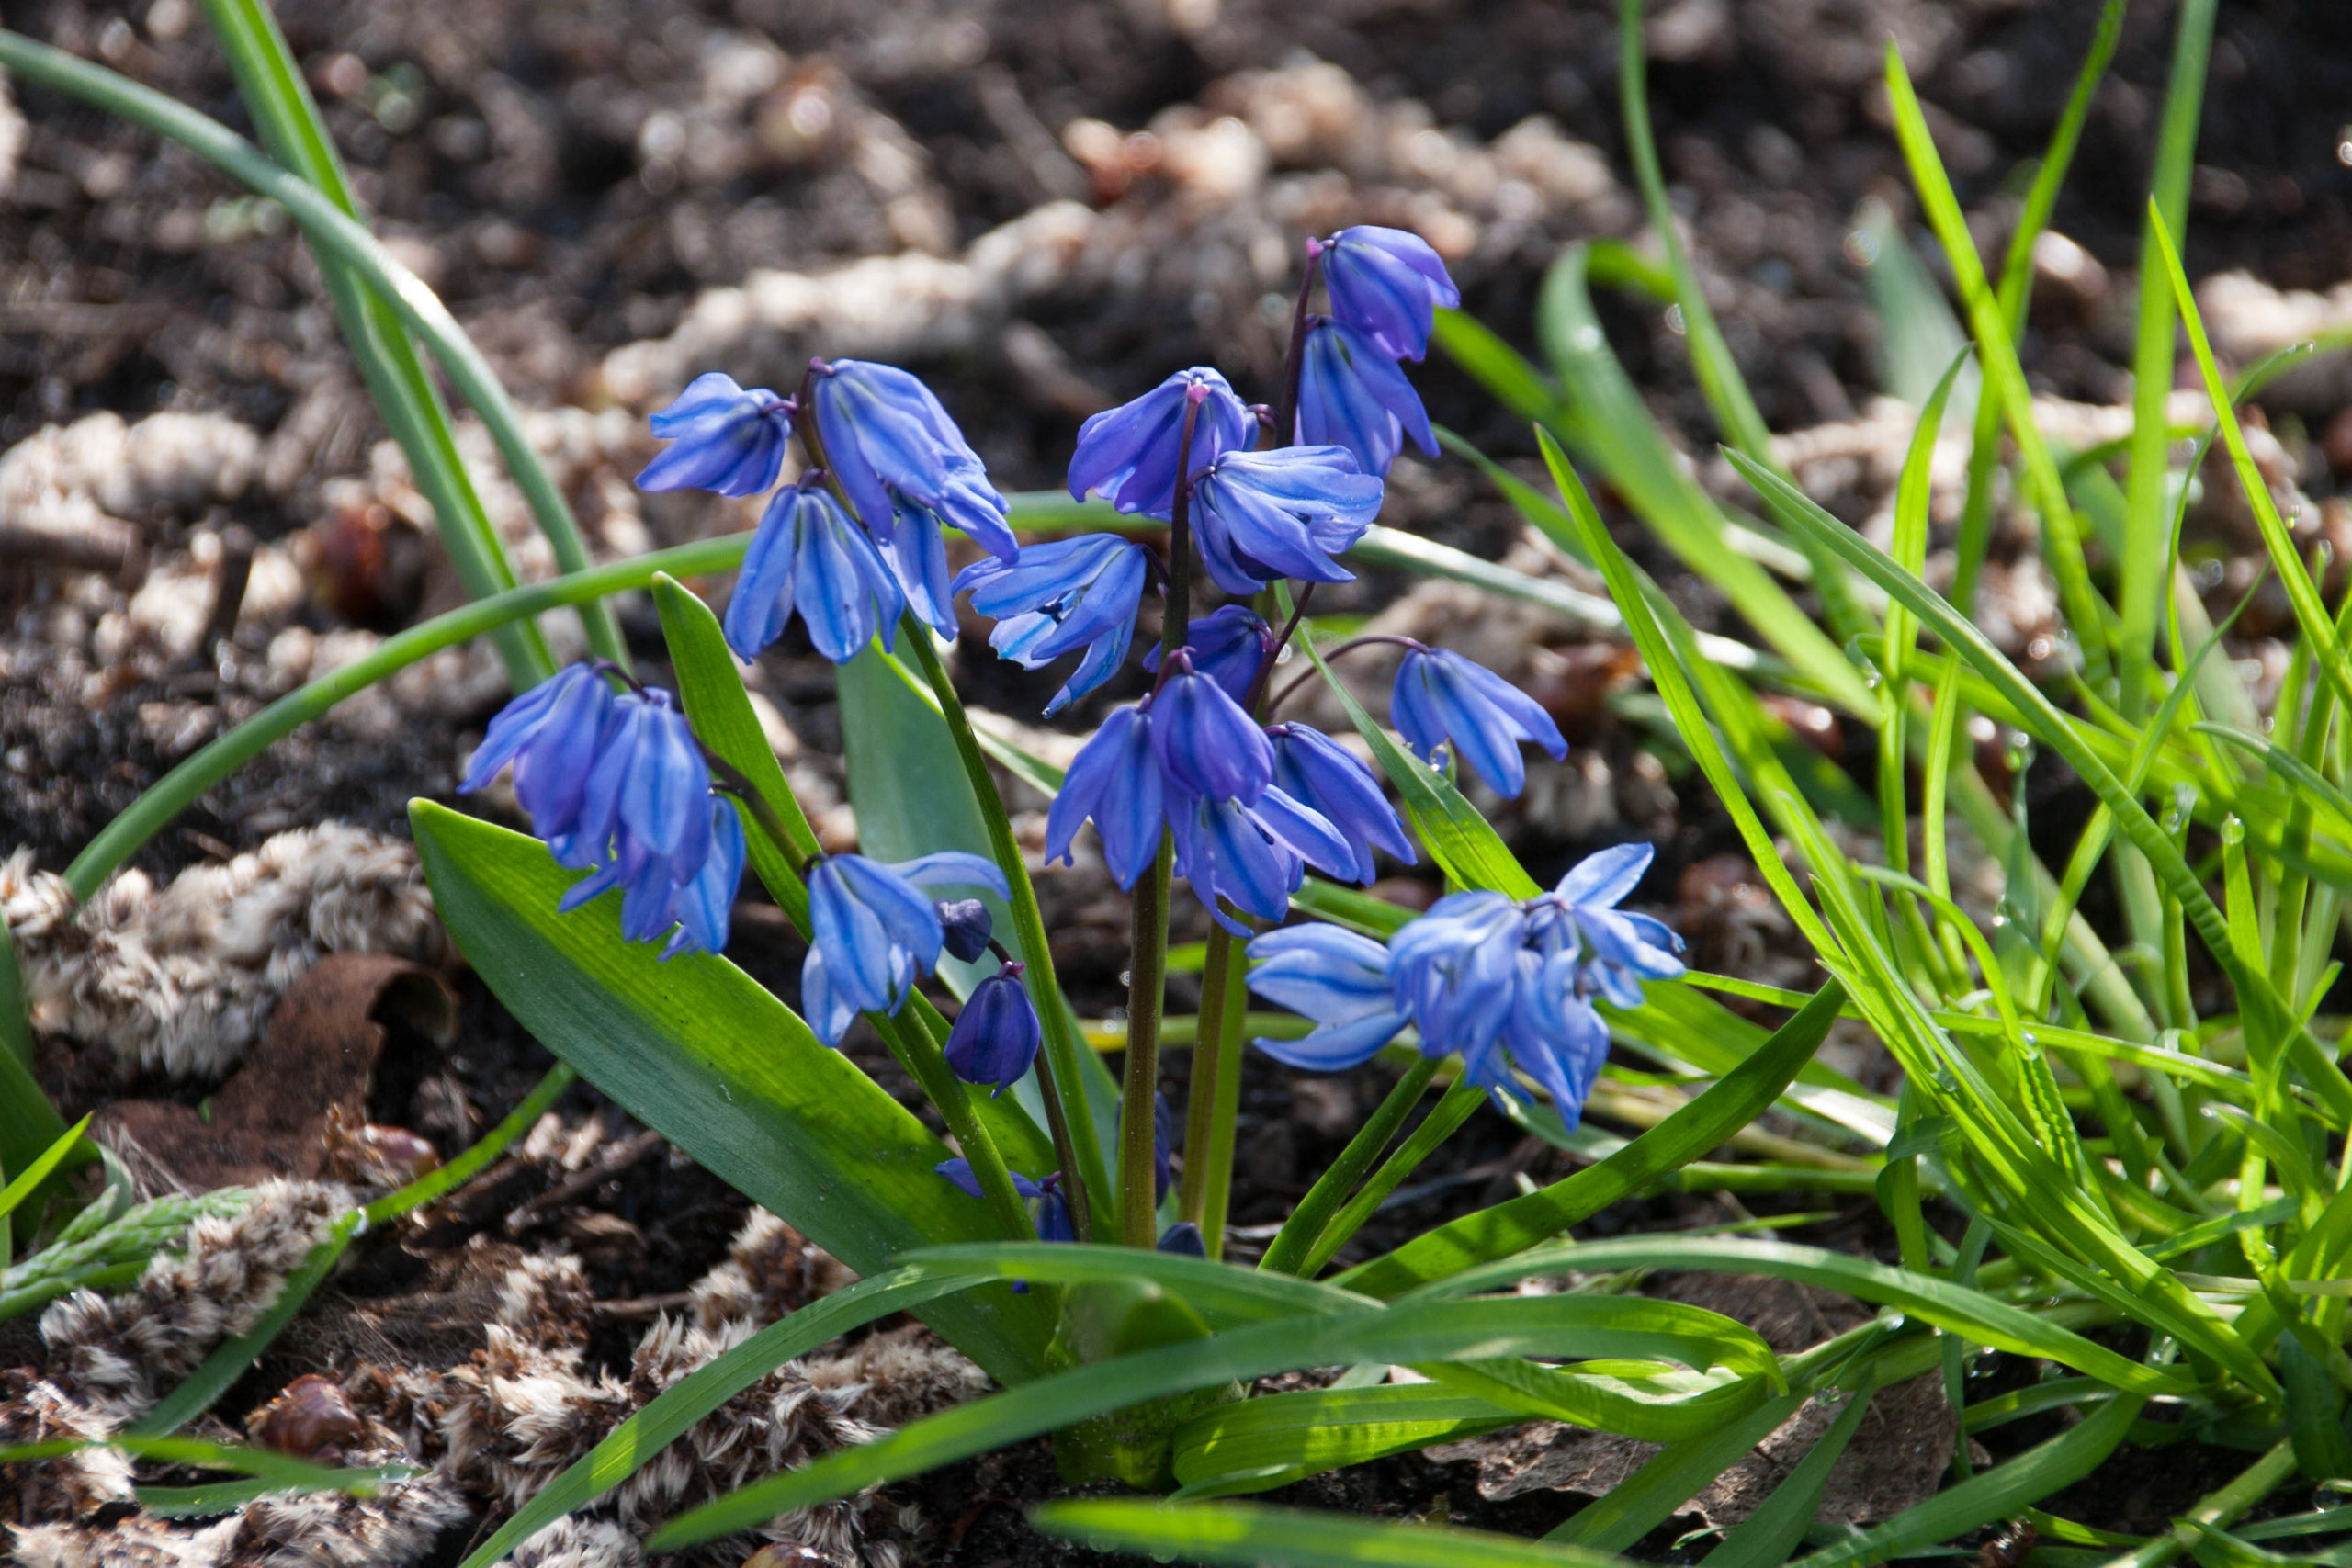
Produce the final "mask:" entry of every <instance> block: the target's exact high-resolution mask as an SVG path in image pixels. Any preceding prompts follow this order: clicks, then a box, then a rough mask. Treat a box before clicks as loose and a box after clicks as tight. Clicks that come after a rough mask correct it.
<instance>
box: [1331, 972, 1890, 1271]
mask: <svg viewBox="0 0 2352 1568" xmlns="http://www.w3.org/2000/svg"><path fill="white" fill-rule="evenodd" d="M1844 1002H1845V993H1844V991H1842V990H1840V989H1839V988H1838V986H1837V985H1836V984H1835V983H1834V982H1833V983H1831V984H1829V985H1826V986H1824V987H1822V988H1821V989H1820V991H1819V992H1817V993H1816V994H1815V996H1814V998H1813V999H1812V1000H1811V1001H1809V1002H1807V1003H1806V1004H1805V1005H1804V1010H1802V1011H1800V1012H1799V1013H1798V1014H1797V1015H1796V1016H1795V1017H1794V1018H1792V1019H1791V1020H1789V1021H1788V1022H1786V1023H1784V1024H1782V1025H1781V1027H1780V1028H1779V1029H1778V1030H1776V1031H1774V1032H1773V1033H1772V1035H1771V1037H1770V1039H1768V1040H1766V1041H1765V1042H1764V1043H1763V1044H1761V1045H1759V1046H1758V1047H1757V1049H1756V1050H1755V1052H1754V1053H1753V1054H1752V1055H1749V1057H1748V1058H1747V1061H1745V1062H1743V1063H1741V1064H1740V1065H1739V1066H1737V1067H1736V1068H1734V1069H1733V1070H1732V1071H1731V1072H1730V1073H1728V1074H1726V1075H1725V1076H1724V1077H1723V1079H1722V1080H1721V1081H1720V1082H1718V1083H1716V1084H1714V1085H1713V1086H1712V1087H1710V1088H1709V1089H1707V1090H1706V1091H1705V1092H1703V1093H1702V1094H1701V1095H1699V1096H1698V1098H1696V1099H1695V1100H1691V1103H1690V1104H1688V1105H1686V1106H1684V1107H1683V1108H1682V1109H1681V1110H1679V1111H1676V1112H1675V1113H1674V1114H1673V1115H1671V1116H1669V1117H1668V1118H1667V1119H1666V1120H1665V1121H1663V1122H1659V1123H1658V1124H1657V1126H1655V1127H1653V1128H1651V1129H1650V1130H1649V1131H1648V1132H1646V1133H1644V1134H1642V1135H1641V1136H1640V1137H1638V1138H1635V1139H1634V1141H1633V1142H1632V1143H1630V1144H1627V1145H1625V1146H1624V1147H1623V1148H1622V1149H1620V1150H1618V1151H1617V1152H1616V1153H1615V1154H1613V1155H1611V1156H1609V1157H1608V1158H1607V1159H1605V1160H1602V1161H1601V1162H1600V1164H1598V1165H1594V1166H1589V1167H1587V1168H1585V1169H1583V1170H1579V1171H1577V1173H1576V1174H1575V1175H1573V1176H1569V1177H1566V1178H1565V1179H1561V1180H1559V1181H1555V1182H1554V1183H1553V1184H1552V1185H1551V1186H1549V1187H1546V1188H1544V1189H1542V1190H1539V1191H1535V1192H1530V1193H1528V1194H1526V1195H1525V1196H1523V1197H1519V1198H1513V1199H1511V1200H1510V1201H1508V1202H1503V1203H1498V1204H1496V1205H1495V1206H1494V1207H1492V1208H1490V1209H1482V1210H1480V1211H1479V1212H1478V1213H1475V1214H1465V1215H1464V1216H1463V1217H1462V1218H1461V1219H1458V1220H1455V1221H1453V1222H1452V1223H1451V1224H1444V1225H1441V1226H1439V1227H1438V1228H1437V1229H1435V1230H1432V1231H1429V1232H1427V1233H1425V1234H1423V1235H1419V1236H1417V1237H1416V1238H1414V1239H1413V1240H1411V1241H1408V1242H1407V1243H1406V1244H1405V1245H1404V1246H1403V1247H1398V1248H1397V1250H1396V1251H1394V1252H1392V1253H1390V1254H1388V1255H1387V1256H1386V1257H1385V1258H1374V1260H1373V1261H1372V1262H1370V1263H1366V1264H1364V1265H1363V1267H1361V1268H1358V1269H1350V1270H1349V1271H1348V1272H1346V1273H1344V1274H1342V1275H1340V1277H1339V1280H1337V1281H1336V1283H1338V1284H1340V1286H1342V1287H1343V1288H1345V1289H1348V1290H1351V1291H1359V1292H1363V1294H1365V1295H1369V1296H1377V1297H1381V1298H1384V1299H1385V1298H1389V1297H1395V1296H1399V1295H1402V1294H1403V1293H1405V1292H1408V1291H1410V1290H1413V1289H1415V1288H1416V1287H1419V1286H1421V1285H1424V1284H1427V1283H1428V1282H1430V1281H1431V1280H1444V1279H1447V1278H1448V1277H1450V1276H1454V1275H1458V1274H1460V1273H1461V1272H1462V1270H1464V1269H1470V1268H1473V1267H1475V1266H1476V1265H1478V1264H1482V1263H1485V1262H1487V1261H1488V1260H1489V1259H1492V1258H1505V1257H1509V1256H1510V1255H1511V1254H1513V1253H1516V1252H1521V1251H1524V1250H1525V1249H1526V1248H1528V1247H1535V1246H1538V1245H1540V1244H1542V1243H1544V1242H1545V1241H1548V1240H1550V1239H1551V1238H1552V1237H1554V1236H1555V1235H1559V1234H1560V1233H1561V1232H1563V1231H1565V1230H1566V1229H1567V1228H1568V1227H1569V1226H1570V1225H1572V1224H1576V1223H1577V1221H1578V1220H1581V1219H1583V1218H1585V1217H1586V1216H1587V1215H1589V1214H1594V1213H1599V1212H1600V1210H1602V1209H1604V1208H1606V1207H1608V1206H1609V1205H1610V1204H1611V1203H1613V1202H1615V1201H1618V1200H1619V1199H1620V1198H1623V1197H1626V1196H1628V1195H1629V1194H1631V1193H1634V1192H1637V1191H1639V1190H1641V1189H1642V1188H1643V1187H1645V1186H1646V1185H1647V1184H1649V1183H1650V1182H1652V1181H1654V1180H1656V1179H1657V1178H1659V1177H1660V1176H1663V1175H1665V1174H1666V1173H1667V1172H1668V1171H1670V1170H1673V1169H1675V1168H1678V1167H1679V1166H1683V1165H1687V1164H1689V1163H1690V1162H1691V1161H1692V1160H1694V1159H1697V1158H1698V1157H1699V1156H1701V1155H1703V1154H1705V1153H1706V1152H1707V1151H1708V1150H1710V1149H1712V1148H1713V1147H1714V1146H1715V1145H1718V1144H1720V1143H1722V1142H1723V1141H1724V1139H1725V1138H1727V1137H1729V1136H1730V1135H1731V1134H1733V1133H1735V1132H1736V1131H1737V1130H1738V1129H1740V1128H1742V1127H1744V1126H1746V1125H1747V1123H1748V1122H1751V1121H1753V1120H1755V1119H1756V1118H1757V1117H1758V1116H1759V1115H1761V1114H1762V1113H1763V1112H1764V1111H1765V1109H1766V1108H1767V1107H1768V1106H1770V1104H1771V1103H1772V1102H1773V1101H1774V1100H1777V1099H1779V1098H1780V1096H1781V1091H1782V1090H1783V1089H1787V1088H1788V1086H1789V1081H1790V1079H1792V1077H1795V1076H1796V1072H1797V1069H1798V1068H1799V1067H1800V1066H1803V1065H1804V1063H1805V1062H1806V1061H1807V1060H1809V1059H1810V1058H1811V1057H1812V1055H1813V1053H1814V1050H1815V1047H1817V1046H1818V1045H1819V1044H1820V1043H1821V1042H1822V1040H1823V1039H1824V1038H1825V1037H1826V1035H1827V1034H1828V1032H1829V1026H1830V1025H1831V1024H1832V1023H1834V1022H1835V1021H1837V1018H1838V1009H1839V1008H1840V1007H1841V1006H1842V1005H1843V1004H1844Z"/></svg>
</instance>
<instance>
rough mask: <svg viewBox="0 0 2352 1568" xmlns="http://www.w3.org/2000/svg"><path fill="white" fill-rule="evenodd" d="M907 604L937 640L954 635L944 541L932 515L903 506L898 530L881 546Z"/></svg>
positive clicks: (936, 521)
mask: <svg viewBox="0 0 2352 1568" xmlns="http://www.w3.org/2000/svg"><path fill="white" fill-rule="evenodd" d="M882 558H883V559H884V560H885V561H887V562H888V564H889V568H890V575H891V576H892V577H893V578H895V579H897V581H898V584H899V591H900V592H903V593H904V594H905V595H906V598H907V604H909V605H910V607H911V608H912V609H913V610H914V613H915V615H917V616H918V617H920V618H921V619H922V623H923V624H924V625H925V626H929V627H931V629H932V630H933V631H935V632H937V633H938V634H939V635H940V636H941V637H954V636H955V635H956V604H955V595H954V592H953V591H952V590H951V589H950V587H949V584H948V579H947V541H946V540H945V539H944V537H942V536H941V535H940V531H939V518H938V515H937V514H936V513H932V512H927V511H925V510H923V509H922V508H921V507H910V506H907V505H905V504H903V503H901V504H900V506H899V519H898V527H897V528H896V529H895V530H894V531H893V532H892V533H891V535H890V538H889V542H888V543H887V544H885V545H884V546H883V547H882Z"/></svg>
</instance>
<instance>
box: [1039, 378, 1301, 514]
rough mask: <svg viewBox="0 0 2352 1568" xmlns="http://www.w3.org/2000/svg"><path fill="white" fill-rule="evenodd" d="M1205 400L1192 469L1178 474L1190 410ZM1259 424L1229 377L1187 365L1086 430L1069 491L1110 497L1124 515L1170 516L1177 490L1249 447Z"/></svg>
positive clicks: (1080, 434) (1104, 414)
mask: <svg viewBox="0 0 2352 1568" xmlns="http://www.w3.org/2000/svg"><path fill="white" fill-rule="evenodd" d="M1195 400H1197V401H1198V403H1199V406H1200V412H1198V413H1197V414H1196V415H1194V417H1193V443H1192V448H1191V451H1190V453H1189V460H1188V462H1187V464H1186V468H1185V471H1184V472H1183V473H1182V474H1180V473H1178V472H1177V471H1176V469H1177V462H1178V457H1179V451H1178V449H1179V447H1180V446H1182V436H1183V426H1184V410H1185V406H1186V404H1187V403H1188V402H1192V401H1195ZM1256 433H1257V421H1256V420H1255V419H1254V418H1253V417H1252V416H1251V414H1250V411H1249V409H1248V408H1247V407H1246V406H1245V405H1244V404H1243V403H1242V401H1241V400H1240V399H1239V398H1238V397H1237V396H1235V395H1234V390H1233V389H1232V387H1231V386H1229V385H1228V384H1227V381H1226V379H1225V378H1224V377H1223V376H1220V375H1218V374H1217V373H1216V371H1214V370H1211V369H1209V368H1208V367H1205V366H1197V365H1196V366H1194V367H1193V368H1191V369H1189V370H1179V371H1178V372H1176V374H1174V375H1173V376H1170V377H1169V378H1168V379H1167V380H1165V381H1162V382H1161V383H1160V384H1159V386H1157V387H1155V388H1153V389H1151V390H1150V391H1148V392H1146V393H1145V394H1144V395H1143V396H1142V397H1139V398H1136V399H1135V400H1133V401H1131V402H1125V403H1122V404H1120V405H1119V406H1118V407H1117V408H1114V409H1105V410H1103V412H1101V413H1098V414H1096V415H1094V416H1093V417H1092V418H1091V419H1090V420H1088V421H1087V422H1086V423H1084V424H1082V425H1080V427H1079V432H1078V451H1077V453H1076V454H1075V455H1074V456H1072V457H1071V458H1070V461H1069V493H1070V494H1071V496H1072V497H1074V498H1076V499H1078V500H1080V501H1082V500H1084V499H1085V498H1086V497H1087V496H1088V495H1089V494H1097V495H1102V496H1105V497H1107V498H1108V499H1109V500H1110V502H1111V503H1112V504H1113V505H1114V506H1115V507H1117V508H1118V509H1119V510H1120V511H1121V512H1139V513H1143V514H1144V515H1145V516H1147V517H1159V518H1165V517H1167V516H1168V515H1169V513H1170V512H1171V511H1173V510H1174V507H1175V502H1176V487H1177V485H1178V483H1179V482H1182V481H1185V480H1189V479H1191V478H1192V476H1193V475H1194V474H1197V473H1199V472H1200V471H1201V470H1202V469H1203V468H1206V467H1208V466H1209V465H1210V464H1211V463H1214V462H1216V460H1217V458H1218V457H1222V456H1223V455H1224V454H1226V453H1227V452H1229V451H1232V450H1234V449H1235V448H1237V447H1241V446H1248V445H1249V444H1250V441H1251V439H1252V438H1253V437H1254V436H1255V434H1256Z"/></svg>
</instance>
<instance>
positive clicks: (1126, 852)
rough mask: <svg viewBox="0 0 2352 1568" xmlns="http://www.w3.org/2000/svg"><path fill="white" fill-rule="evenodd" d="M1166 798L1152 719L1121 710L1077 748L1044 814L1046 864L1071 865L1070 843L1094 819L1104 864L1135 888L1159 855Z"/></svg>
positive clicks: (1132, 709) (1138, 710) (1120, 881)
mask: <svg viewBox="0 0 2352 1568" xmlns="http://www.w3.org/2000/svg"><path fill="white" fill-rule="evenodd" d="M1165 800H1166V795H1165V784H1164V783H1163V781H1162V779H1161V776H1160V772H1159V762H1158V761H1156V760H1155V759H1154V758H1153V756H1152V750H1151V725H1150V720H1149V717H1148V715H1147V714H1146V713H1145V711H1144V710H1143V709H1142V708H1139V707H1124V708H1120V709H1119V710H1117V711H1116V712H1114V714H1112V715H1111V716H1110V717H1109V718H1107V719H1104V720H1103V728H1100V729H1098V730H1096V731H1095V732H1094V735H1093V738H1092V739H1090V740H1088V741H1087V743H1086V744H1085V745H1084V746H1082V747H1080V749H1079V753H1078V755H1077V757H1075V758H1074V759H1072V761H1071V762H1070V765H1069V773H1068V774H1066V775H1065V776H1064V778H1063V780H1062V787H1061V793H1060V794H1058V795H1056V796H1054V804H1053V807H1052V808H1051V809H1050V810H1049V811H1047V813H1046V861H1047V862H1048V863H1051V862H1054V861H1060V862H1061V863H1063V864H1065V865H1068V864H1070V863H1072V862H1071V858H1070V844H1071V841H1072V840H1075V839H1076V838H1077V836H1078V829H1079V828H1080V826H1081V825H1082V824H1083V823H1085V821H1086V820H1087V818H1090V817H1091V818H1093V819H1094V827H1095V831H1096V832H1098V833H1099V834H1101V835H1102V839H1103V863H1104V864H1106V865H1108V866H1109V867H1110V868H1111V875H1112V876H1113V878H1114V879H1115V880H1116V881H1117V882H1118V884H1119V886H1121V887H1122V888H1130V887H1133V886H1135V885H1136V877H1138V876H1140V875H1142V874H1143V872H1144V870H1145V868H1146V867H1148V866H1149V865H1150V864H1151V863H1152V859H1153V857H1154V856H1156V855H1158V854H1159V836H1160V834H1161V832H1162V831H1163V830H1164V829H1165V827H1166V815H1165Z"/></svg>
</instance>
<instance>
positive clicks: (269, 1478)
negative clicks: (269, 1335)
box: [0, 1432, 410, 1497]
mask: <svg viewBox="0 0 2352 1568" xmlns="http://www.w3.org/2000/svg"><path fill="white" fill-rule="evenodd" d="M85 1449H119V1450H122V1451H123V1452H124V1453H127V1454H131V1455H134V1456H136V1457H137V1458H140V1459H152V1460H161V1461H164V1462H165V1463H168V1464H184V1465H188V1466H191V1467H193V1468H196V1469H199V1470H225V1471H230V1472H235V1473H237V1474H242V1475H251V1476H254V1477H257V1478H258V1479H260V1480H262V1481H265V1482H267V1483H269V1487H268V1489H269V1490H271V1491H276V1492H347V1493H349V1494H351V1495H353V1496H356V1497H372V1496H374V1495H376V1493H377V1492H378V1491H379V1490H381V1488H382V1486H383V1483H385V1482H387V1481H390V1480H395V1479H400V1478H401V1477H402V1476H404V1475H405V1474H407V1473H410V1472H405V1471H396V1470H390V1469H386V1470H339V1469H336V1468H335V1467H334V1466H332V1465H323V1464H312V1463H311V1462H310V1461H307V1460H299V1459H295V1458H293V1457H291V1456H290V1455H287V1454H282V1453H278V1452H277V1451H275V1450H270V1449H259V1448H246V1447H244V1446H243V1445H242V1444H238V1443H210V1442H206V1441H204V1440H203V1439H202V1438H171V1437H161V1436H141V1435H140V1434H137V1433H131V1432H119V1433H117V1434H115V1435H114V1436H112V1437H107V1438H51V1440H49V1441H47V1442H40V1443H24V1444H20V1445H18V1446H17V1447H15V1448H6V1449H0V1465H15V1464H34V1463H38V1462H39V1461H42V1460H46V1459H62V1458H64V1457H65V1456H66V1455H67V1454H73V1453H80V1452H82V1451H83V1450H85Z"/></svg>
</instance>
